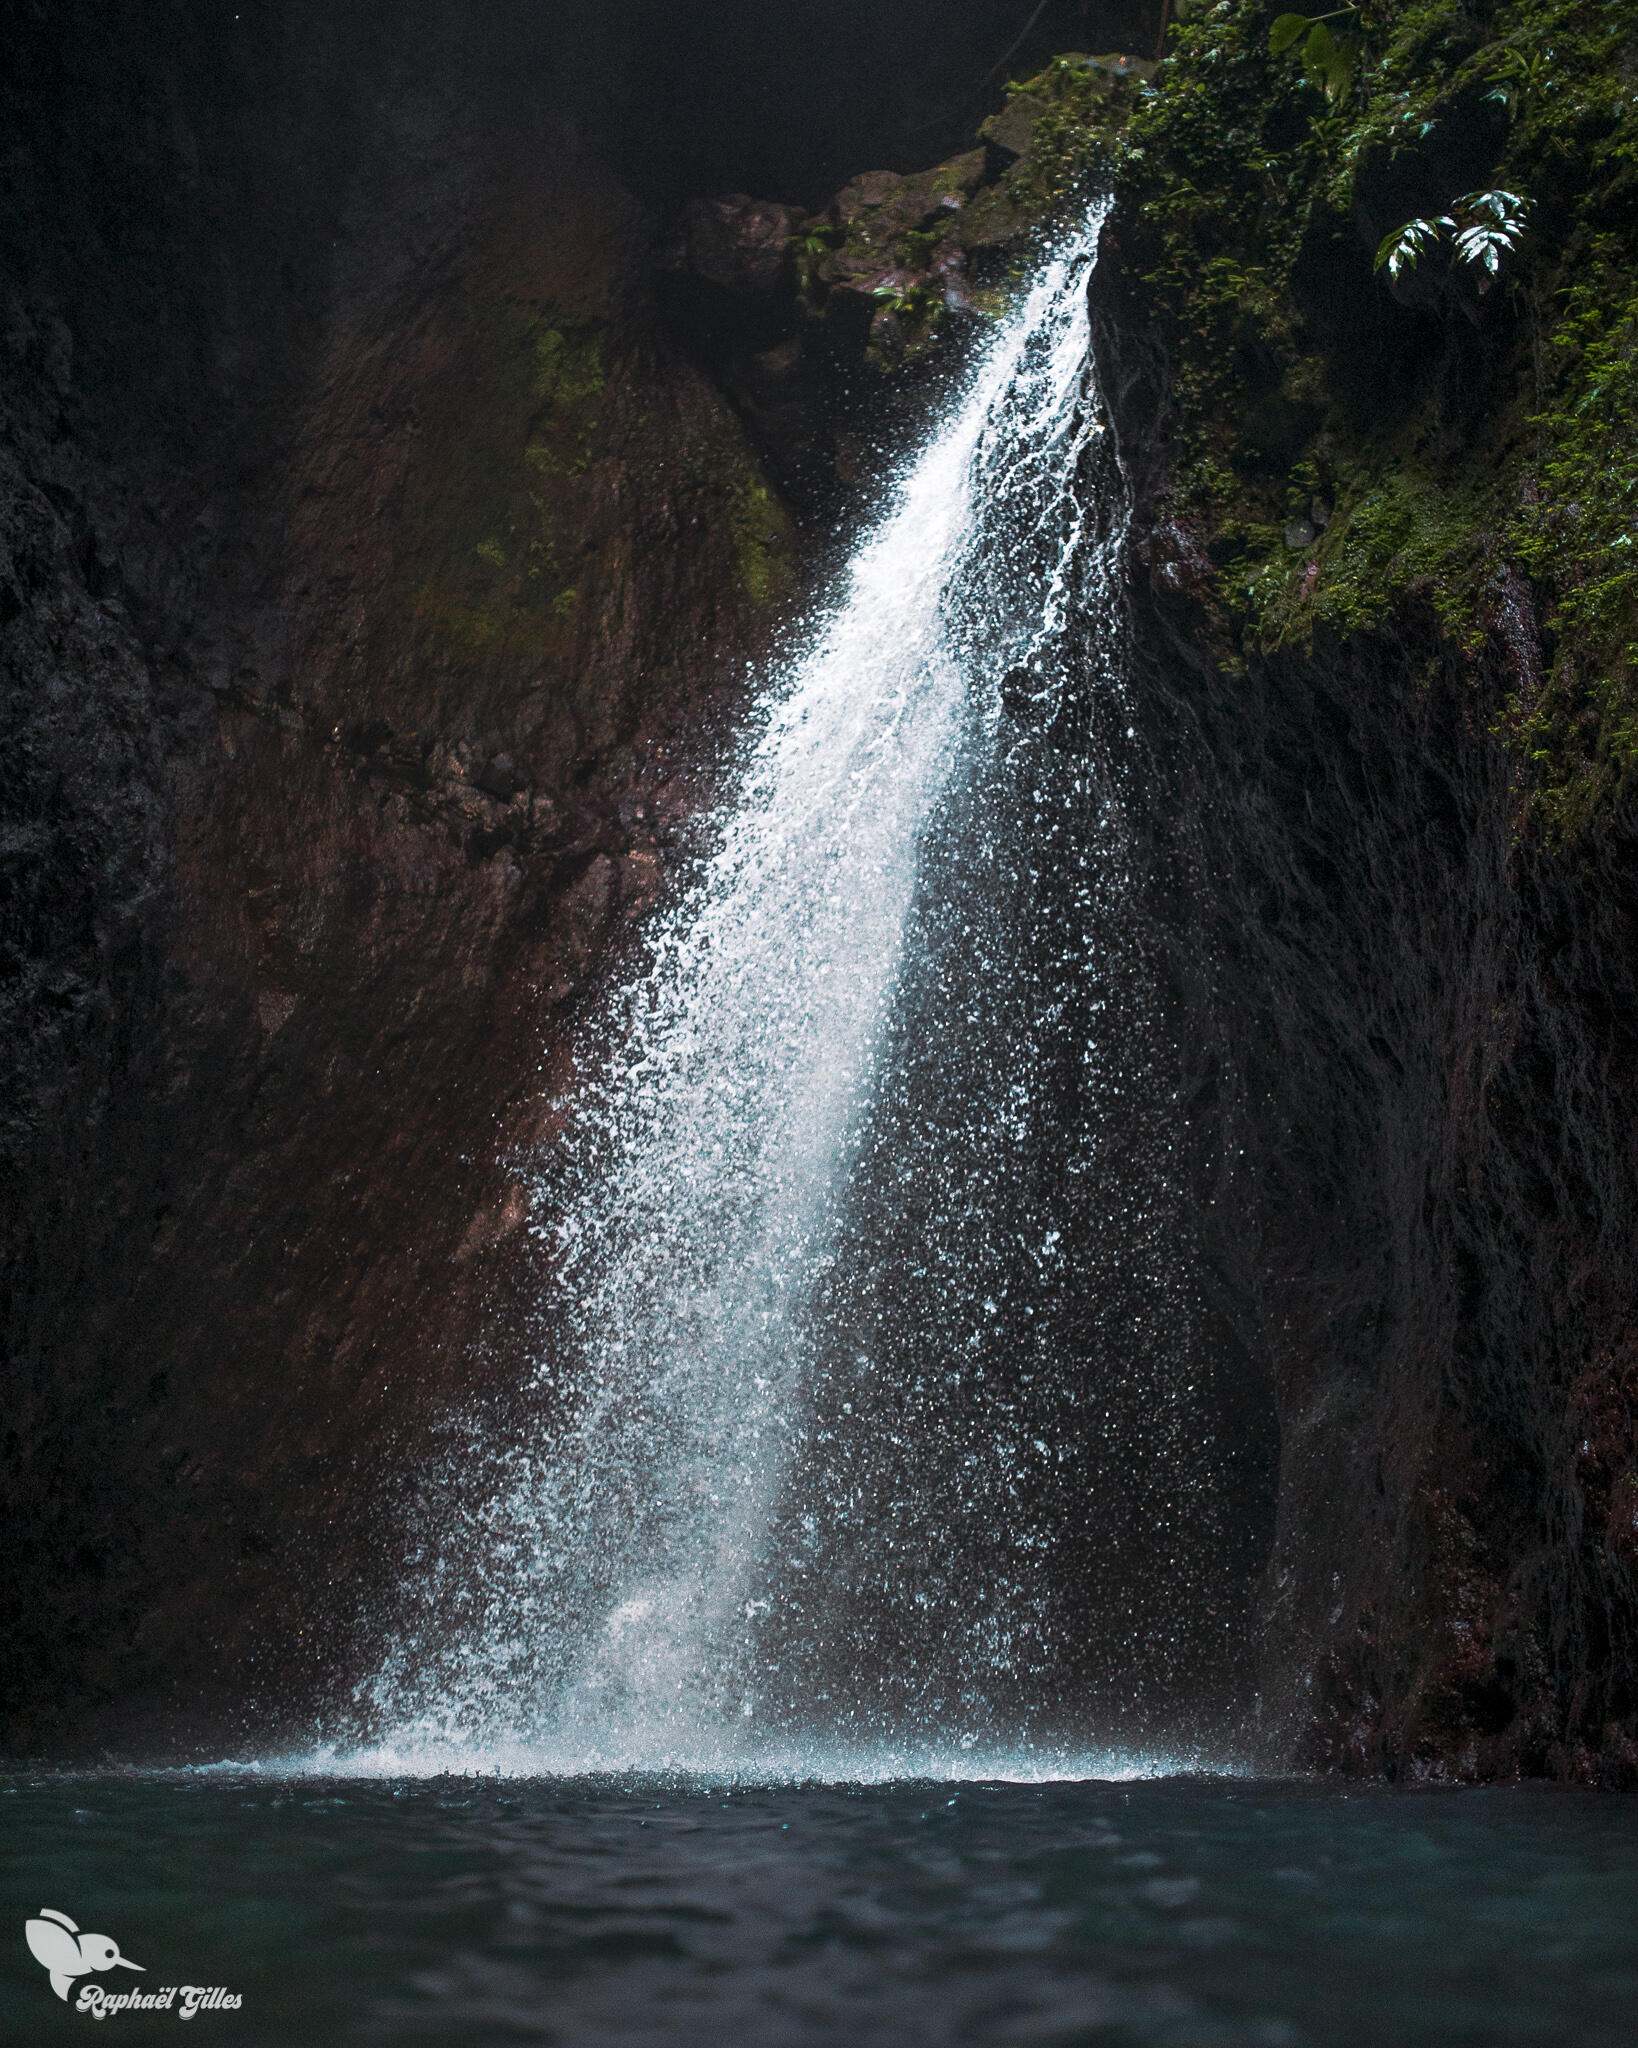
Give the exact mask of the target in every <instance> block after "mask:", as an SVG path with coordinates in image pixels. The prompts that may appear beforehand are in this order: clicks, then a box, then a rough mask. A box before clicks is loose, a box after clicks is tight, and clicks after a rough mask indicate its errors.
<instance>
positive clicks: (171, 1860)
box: [0, 1771, 1638, 2048]
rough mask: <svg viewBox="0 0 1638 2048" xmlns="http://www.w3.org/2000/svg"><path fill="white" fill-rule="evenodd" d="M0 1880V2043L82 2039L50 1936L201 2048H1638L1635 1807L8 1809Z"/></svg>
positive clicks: (426, 1793) (1198, 1784) (41, 1798)
mask: <svg viewBox="0 0 1638 2048" xmlns="http://www.w3.org/2000/svg"><path fill="white" fill-rule="evenodd" d="M0 1856H3V1863H4V1871H5V1883H4V1893H5V1897H6V1898H7V1899H8V1900H9V1902H10V1918H11V1928H10V1931H9V1933H8V1934H7V1936H6V1948H5V1956H6V1962H5V1968H4V1970H3V1971H0V2038H3V2039H4V2040H5V2041H6V2042H7V2043H14V2042H15V2043H28V2044H33V2043H36V2042H41V2043H47V2042H52V2041H56V2040H60V2039H69V2038H83V2037H84V2036H85V2033H86V2030H87V2029H91V2028H93V2027H94V2022H93V2021H92V2019H91V2018H90V2017H88V2016H87V2015H84V2014H81V2013H79V2012H77V2011H76V2010H75V2009H74V2005H73V1999H74V1996H75V1991H76V1990H77V1989H78V1984H76V1986H75V1987H74V1988H73V1989H71V1991H70V1996H69V2000H68V2001H67V2002H66V2003H63V2002H59V2001H58V1999H57V1998H56V1997H55V1996H54V1995H53V1993H52V1990H51V1987H50V1984H49V1982H48V1980H47V1977H46V1974H45V1972H44V1970H43V1969H41V1968H40V1966H39V1965H38V1964H37V1963H36V1962H35V1961H34V1960H33V1958H32V1957H31V1956H30V1954H29V1952H28V1949H27V1947H26V1946H25V1944H24V1939H23V1921H24V1919H25V1918H26V1917H28V1916H30V1915H32V1914H36V1913H38V1912H39V1910H40V1909H41V1908H42V1907H46V1906H49V1907H54V1908H56V1909H58V1910H59V1911H61V1912H63V1913H66V1914H68V1915H70V1916H71V1917H72V1918H73V1919H74V1920H75V1921H76V1922H77V1923H78V1925H79V1927H80V1928H81V1929H82V1930H94V1931H96V1932H98V1933H103V1934H107V1935H110V1936H112V1937H113V1939H114V1940H115V1941H117V1942H118V1943H119V1945H120V1947H121V1949H122V1950H123V1951H124V1953H125V1954H126V1955H127V1956H129V1957H132V1958H134V1959H135V1960H136V1961H138V1962H140V1963H142V1964H144V1965H145V1966H146V1970H145V1974H144V1975H142V1976H140V1977H138V1976H136V1975H134V1974H131V1973H128V1972H126V1971H123V1970H119V1969H113V1970H110V1971H109V1972H108V1973H107V1975H105V1976H100V1977H99V1976H87V1977H84V1978H82V1979H80V1980H79V1983H89V1984H93V1985H99V1986H102V1987H104V1988H105V1989H107V1990H108V1991H109V1992H110V1993H113V1992H118V1991H125V1990H130V1989H133V1988H140V1989H143V1990H147V1991H151V1990H154V1989H156V1988H159V1987H163V1986H167V1985H182V1984H189V1983H191V1984H196V1985H222V1986H224V1987H226V1988H227V1989H228V1990H229V1991H231V1992H234V1993H236V1994H238V1996H239V1997H240V1999H241V2000H242V2003H241V2005H240V2006H239V2008H238V2009H237V2010H226V2011H223V2010H217V2011H204V2012H201V2013H199V2014H197V2015H196V2017H195V2018H194V2019H193V2021H192V2022H190V2023H188V2031H187V2033H186V2034H185V2035H184V2036H183V2039H184V2040H186V2041H188V2042H196V2041H197V2040H198V2039H199V2038H201V2037H205V2038H209V2039H212V2040H218V2041H220V2042H222V2043H223V2044H224V2048H226V2044H229V2043H232V2044H238V2048H250V2044H252V2043H255V2044H273V2043H277V2044H280V2048H285V2044H289V2048H296V2044H301V2048H309V2044H314V2048H323V2044H328V2043H331V2042H335V2043H349V2042H400V2041H401V2042H416V2043H423V2042H424V2043H433V2042H436V2043H447V2044H451V2048H454V2044H460V2048H487V2044H491V2043H494V2044H500V2043H514V2042H562V2043H572V2044H580V2043H586V2044H593V2043H595V2044H599V2048H602V2044H609V2048H617V2044H629V2048H639V2044H643V2048H647V2044H656V2048H658V2044H670V2043H696V2042H698V2043H710V2044H721V2048H761V2044H770V2048H771V2044H775V2043H779V2044H784V2043H792V2044H795V2043H832V2042H835V2043H839V2044H840V2043H847V2044H881V2048H910V2044H920V2043H935V2042H995V2043H1041V2044H1062V2048H1069V2044H1072V2043H1078V2042H1087V2043H1098V2044H1100V2048H1119V2044H1151V2043H1152V2044H1156V2048H1197V2044H1198V2048H1206V2044H1210V2048H1229V2044H1235V2048H1239V2044H1248V2048H1249V2044H1266V2048H1303V2044H1332V2043H1334V2044H1350V2048H1352V2044H1359V2048H1366V2044H1369V2048H1390V2044H1399V2043H1406V2044H1411V2043H1415V2044H1427V2048H1463V2044H1471V2048H1498V2044H1506V2043H1531V2044H1537V2043H1549V2042H1550V2043H1566V2044H1569V2043H1573V2044H1577V2048H1613V2044H1617V2043H1622V2044H1625V2043H1634V2042H1638V1805H1634V1804H1631V1803H1629V1802H1627V1801H1624V1800H1619V1799H1614V1798H1607V1797H1600V1796H1598V1795H1596V1794H1583V1793H1577V1792H1571V1791H1562V1790H1553V1789H1548V1788H1535V1789H1530V1788H1526V1789H1521V1790H1504V1791H1468V1792H1416V1793H1405V1792H1398V1793H1396V1792H1386V1791H1362V1792H1359V1791H1356V1792H1352V1793H1343V1792H1339V1791H1337V1790H1334V1789H1329V1788H1323V1789H1322V1788H1318V1787H1313V1786H1309V1785H1303V1784H1284V1783H1267V1784H1265V1783H1256V1782H1251V1781H1247V1780H1235V1779H1192V1780H1191V1779H1175V1778H1174V1779H1161V1780H1147V1781H1140V1782H1136V1783H1131V1784H1110V1783H1087V1784H1049V1785H1029V1786H1021V1785H1006V1784H974V1783H964V1784H949V1785H933V1784H911V1785H894V1786H870V1787H858V1788H848V1787H840V1786H810V1787H774V1788H742V1787H738V1788H736V1787H726V1786H716V1787H707V1786H705V1785H695V1786H692V1787H687V1788H678V1787H676V1786H671V1787H669V1788H667V1787H664V1786H661V1785H657V1784H646V1785H645V1784H643V1783H640V1782H633V1783H623V1784H621V1783H614V1782H591V1781H587V1780H576V1781H556V1782H553V1781H520V1780H478V1779H471V1778H464V1779H462V1778H447V1779H419V1780H399V1781H392V1780H384V1781H370V1780H357V1779H352V1780H329V1779H326V1780H320V1779H313V1778H283V1779H279V1778H268V1777H265V1776H260V1775H254V1774H251V1775H244V1776H224V1775H208V1774H207V1775H196V1776H189V1775H180V1776H168V1777H153V1776H149V1777H136V1776H120V1775H100V1776H91V1777H63V1776H46V1775H43V1774H30V1773H28V1772H23V1771H14V1772H13V1773H12V1774H11V1775H10V1776H8V1777H6V1778H4V1779H0ZM112 2023H113V2025H115V2026H117V2028H118V2032H117V2033H114V2034H111V2035H109V2036H107V2037H106V2038H111V2039H114V2040H118V2041H124V2042H131V2041H136V2040H155V2039H159V2040H164V2039H169V2038H172V2036H173V2033H174V2029H175V2028H176V2026H177V2025H178V2024H180V2023H181V2022H180V2021H179V2017H178V2013H177V2011H176V2010H175V2009H174V2008H173V2009H171V2010H169V2011H159V2012H153V2011H145V2012H133V2011H123V2012H120V2013H117V2014H115V2015H113V2016H112ZM97 2038H98V2039H102V2038H105V2036H104V2035H103V2034H102V2033H101V2032H100V2031H98V2032H97Z"/></svg>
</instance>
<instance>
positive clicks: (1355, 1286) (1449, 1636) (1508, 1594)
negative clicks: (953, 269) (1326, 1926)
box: [1096, 217, 1638, 1785]
mask: <svg viewBox="0 0 1638 2048" xmlns="http://www.w3.org/2000/svg"><path fill="white" fill-rule="evenodd" d="M1125 225H1126V224H1125V223H1124V222H1123V220H1122V219H1121V218H1120V217H1117V220H1116V222H1115V226H1114V229H1113V230H1112V233H1111V244H1110V250H1109V254H1108V257H1107V259H1106V262H1105V264H1104V266H1103V267H1102V268H1101V269H1100V272H1099V276H1098V279H1097V286H1096V300H1097V305H1096V311H1097V323H1096V324H1097V332H1098V353H1099V359H1100V369H1101V372H1102V375H1103V380H1104V384H1105V389H1106V391H1107V393H1108V396H1109V399H1110V402H1111V408H1112V413H1113V418H1114V423H1115V428H1116V433H1117V436H1118V439H1119V442H1120V449H1121V457H1122V462H1123V466H1124V467H1125V469H1126V472H1127V475H1128V479H1129V483H1130V487H1131V489H1132V492H1133V496H1134V502H1135V508H1136V519H1135V522H1134V539H1133V549H1132V559H1131V563H1130V571H1129V573H1130V588H1131V604H1132V617H1133V634H1134V658H1135V661H1136V664H1137V670H1138V695H1139V701H1140V703H1141V704H1142V706H1143V707H1144V713H1143V715H1144V731H1143V735H1142V738H1143V743H1144V745H1145V747H1146V751H1147V757H1148V759H1147V766H1146V769H1145V771H1144V780H1145V781H1146V783H1147V786H1148V789H1149V791H1150V801H1149V803H1148V805H1147V807H1146V810H1147V824H1146V829H1147V831H1148V833H1149V835H1150V841H1151V866H1152V873H1153V877H1154V881H1153V888H1154V898H1153V905H1154V914H1155V919H1156V926H1157V930H1159V931H1162V932H1164V933H1166V934H1167V935H1168V938H1167V951H1168V952H1169V954H1170V957H1171V960H1172V969H1171V986H1172V993H1173V1001H1174V1003H1175V1005H1176V1014H1177V1017H1178V1019H1179V1023H1178V1036H1179V1039H1180V1042H1181V1043H1183V1044H1185V1045H1186V1046H1188V1047H1189V1048H1190V1049H1191V1055H1192V1060H1193V1068H1192V1071H1191V1072H1189V1073H1188V1074H1186V1075H1185V1077H1184V1080H1185V1088H1186V1091H1187V1095H1188V1099H1189V1110H1190V1121H1191V1127H1192V1130H1193V1137H1194V1146H1195V1163H1194V1171H1195V1174H1196V1180H1197V1186H1198V1190H1199V1194H1198V1204H1197V1213H1198V1217H1199V1222H1200V1228H1201V1230H1202V1233H1203V1240H1204V1243H1205V1245H1206V1248H1207V1257H1208V1263H1209V1265H1210V1267H1211V1269H1212V1271H1213V1274H1214V1277H1215V1295H1216V1307H1217V1311H1218V1315H1219V1318H1220V1328H1221V1332H1222V1337H1221V1341H1222V1342H1223V1343H1224V1344H1225V1345H1228V1346H1229V1347H1231V1348H1232V1349H1234V1350H1236V1351H1238V1353H1239V1354H1240V1355H1241V1356H1242V1357H1243V1359H1244V1361H1245V1369H1246V1371H1247V1372H1248V1373H1249V1374H1252V1375H1257V1374H1259V1373H1261V1372H1263V1371H1267V1372H1269V1373H1271V1374H1272V1379H1273V1385H1274V1388H1275V1393H1276V1400H1277V1405H1278V1410H1279V1428H1280V1446H1279V1470H1280V1483H1279V1496H1278V1526H1277V1530H1276V1534H1275V1539H1274V1546H1273V1553H1272V1557H1271V1560H1270V1563H1269V1567H1268V1571H1267V1575H1266V1579H1265V1585H1264V1597H1263V1613H1262V1619H1261V1628H1260V1632H1261V1639H1262V1640H1261V1651H1260V1660H1261V1680H1260V1703H1259V1710H1258V1719H1257V1725H1256V1727H1255V1729H1254V1730H1253V1731H1252V1732H1253V1736H1254V1741H1255V1744H1256V1746H1257V1748H1258V1749H1259V1750H1260V1752H1261V1754H1262V1755H1263V1756H1264V1757H1265V1758H1267V1759H1271V1760H1275V1761H1280V1760H1284V1761H1291V1762H1297V1763H1301V1764H1306V1765H1317V1766H1320V1767H1329V1768H1343V1769H1346V1770H1351V1771H1386V1772H1388V1773H1390V1774H1393V1775H1396V1776H1404V1777H1408V1778H1412V1779H1416V1778H1441V1777H1451V1776H1466V1777H1478V1778H1486V1777H1503V1778H1505V1777H1509V1776H1512V1775H1514V1774H1516V1773H1518V1772H1521V1771H1522V1772H1525V1773H1545V1774H1550V1775H1556V1776H1563V1777H1571V1778H1578V1779H1591V1780H1594V1781H1597V1782H1602V1783H1607V1784H1615V1785H1628V1784H1631V1783H1633V1782H1634V1777H1635V1765H1638V1748H1635V1745H1634V1734H1635V1721H1634V1711H1635V1708H1638V1698H1635V1694H1634V1685H1635V1679H1638V1666H1635V1653H1638V1637H1635V1633H1634V1619H1635V1609H1634V1600H1633V1595H1634V1583H1633V1576H1632V1574H1633V1567H1634V1563H1635V1553H1634V1528H1635V1524H1634V1500H1635V1495H1634V1492H1633V1486H1634V1474H1633V1455H1634V1427H1633V1419H1632V1418H1633V1412H1634V1407H1633V1400H1634V1392H1635V1387H1634V1382H1633V1378H1632V1372H1633V1365H1632V1360H1633V1351H1632V1344H1633V1335H1632V1330H1633V1309H1632V1304H1633V1301H1634V1299H1635V1287H1638V1260H1635V1254H1634V1238H1633V1216H1634V1209H1635V1195H1638V1142H1635V1135H1634V1126H1633V1120H1632V1114H1631V1101H1632V1079H1633V1067H1634V1057H1635V1053H1638V1026H1635V1024H1634V1016H1635V1009H1634V998H1635V995H1638V987H1635V983H1638V946H1635V940H1638V931H1635V929H1634V917H1635V906H1638V893H1635V882H1638V871H1635V854H1638V840H1635V836H1634V833H1633V830H1632V821H1631V819H1630V818H1629V817H1626V816H1616V817H1614V818H1612V819H1611V820H1610V822H1609V824H1608V826H1607V828H1606V829H1605V830H1604V831H1603V832H1601V833H1600V834H1599V835H1598V836H1597V837H1596V838H1595V839H1593V840H1590V841H1588V842H1587V843H1585V844H1583V845H1581V846H1579V847H1575V848H1568V847H1565V846H1564V845H1562V844H1558V843H1553V842H1550V841H1548V840H1546V839H1545V838H1544V837H1543V836H1542V835H1541V834H1540V833H1539V832H1531V831H1529V830H1527V829H1526V825H1525V809H1524V802H1523V797H1524V788H1525V783H1524V778H1523V772H1522V770H1521V768H1520V765H1519V763H1518V761H1517V758H1516V756H1515V755H1513V754H1512V753H1510V752H1509V750H1508V749H1507V748H1506V746H1505V745H1504V739H1503V735H1502V732H1501V731H1500V729H1499V728H1500V721H1501V719H1502V714H1503V712H1504V708H1505V706H1506V703H1507V698H1508V693H1509V692H1510V691H1511V690H1513V689H1514V688H1516V687H1517V683H1518V668H1519V664H1520V662H1521V661H1532V660H1536V659H1539V656H1538V655H1537V652H1536V629H1535V623H1534V620H1533V617H1532V616H1531V615H1530V612H1529V609H1528V607H1529V597H1528V592H1527V591H1526V590H1524V589H1523V588H1522V586H1521V587H1517V588H1515V587H1513V586H1509V587H1508V588H1507V589H1506V590H1504V591H1502V592H1501V594H1500V596H1499V598H1498V602H1497V606H1496V610H1495V615H1494V618H1493V622H1492V631H1491V633H1490V635H1489V638H1488V642H1487V643H1486V644H1484V645H1482V646H1480V647H1478V648H1477V649H1468V650H1463V649H1462V648H1461V647H1459V646H1457V645H1455V644H1453V642H1452V640H1451V639H1450V637H1449V636H1448V635H1447V634H1445V633H1442V632H1441V630H1440V628H1439V623H1438V621H1437V620H1436V618H1435V617H1434V615H1433V613H1432V611H1431V608H1428V609H1423V610H1419V609H1418V608H1417V607H1416V606H1415V605H1414V604H1410V605H1404V606H1401V607H1400V608H1399V609H1398V611H1397V612H1396V613H1395V615H1394V616H1393V617H1392V618H1391V619H1390V620H1389V621H1388V622H1387V623H1385V624H1384V625H1383V626H1381V627H1379V628H1378V629H1376V630H1375V631H1372V632H1368V633H1357V634H1354V635H1352V636H1351V637H1350V638H1349V639H1348V640H1347V641H1346V642H1338V641H1336V640H1334V639H1328V638H1327V636H1325V635H1324V634H1323V633H1321V634H1319V635H1317V636H1316V638H1315V641H1314V644H1313V647H1312V650H1311V651H1307V652H1305V651H1303V650H1302V649H1299V648H1290V647H1288V648H1285V649H1283V650H1281V651H1279V652H1277V653H1275V654H1272V655H1262V654H1259V653H1258V652H1256V651H1255V648H1254V647H1251V648H1242V647H1240V646H1236V645H1234V644H1232V643H1231V642H1230V641H1229V640H1227V639H1226V638H1225V636H1224V631H1223V623H1222V613H1221V610H1220V608H1219V606H1218V605H1217V604H1216V603H1215V602H1214V601H1213V600H1214V591H1213V570H1212V565H1211V563H1210V562H1209V560H1208V559H1207V558H1206V557H1205V556H1204V555H1203V554H1202V553H1201V551H1200V550H1199V547H1198V545H1197V543H1196V542H1195V541H1194V540H1193V539H1192V538H1191V536H1190V534H1189V533H1188V532H1187V531H1186V530H1185V529H1183V528H1181V527H1179V526H1176V525H1173V524H1171V523H1170V522H1169V519H1168V517H1167V514H1166V513H1165V511H1164V509H1163V506H1162V503H1161V501H1162V499H1163V494H1164V492H1165V488H1166V485H1167V482H1168V474H1167V450H1166V449H1165V448H1164V447H1163V446H1162V445H1161V444H1160V442H1159V440H1158V438H1157V434H1156V423H1157V420H1158V418H1159V414H1160V406H1161V401H1162V399H1163V397H1164V392H1165V380H1166V377H1167V374H1168V356H1167V351H1166V343H1165V337H1164V335H1163V334H1162V333H1160V332H1159V331H1157V330H1156V329H1155V328H1154V327H1153V326H1152V325H1150V324H1149V323H1148V322H1147V320H1146V317H1145V307H1144V304H1143V301H1142V297H1141V293H1135V292H1134V289H1133V283H1132V278H1131V274H1130V271H1129V270H1128V269H1126V268H1123V263H1122V253H1123V252H1122V246H1121V236H1122V229H1123V226H1125Z"/></svg>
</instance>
